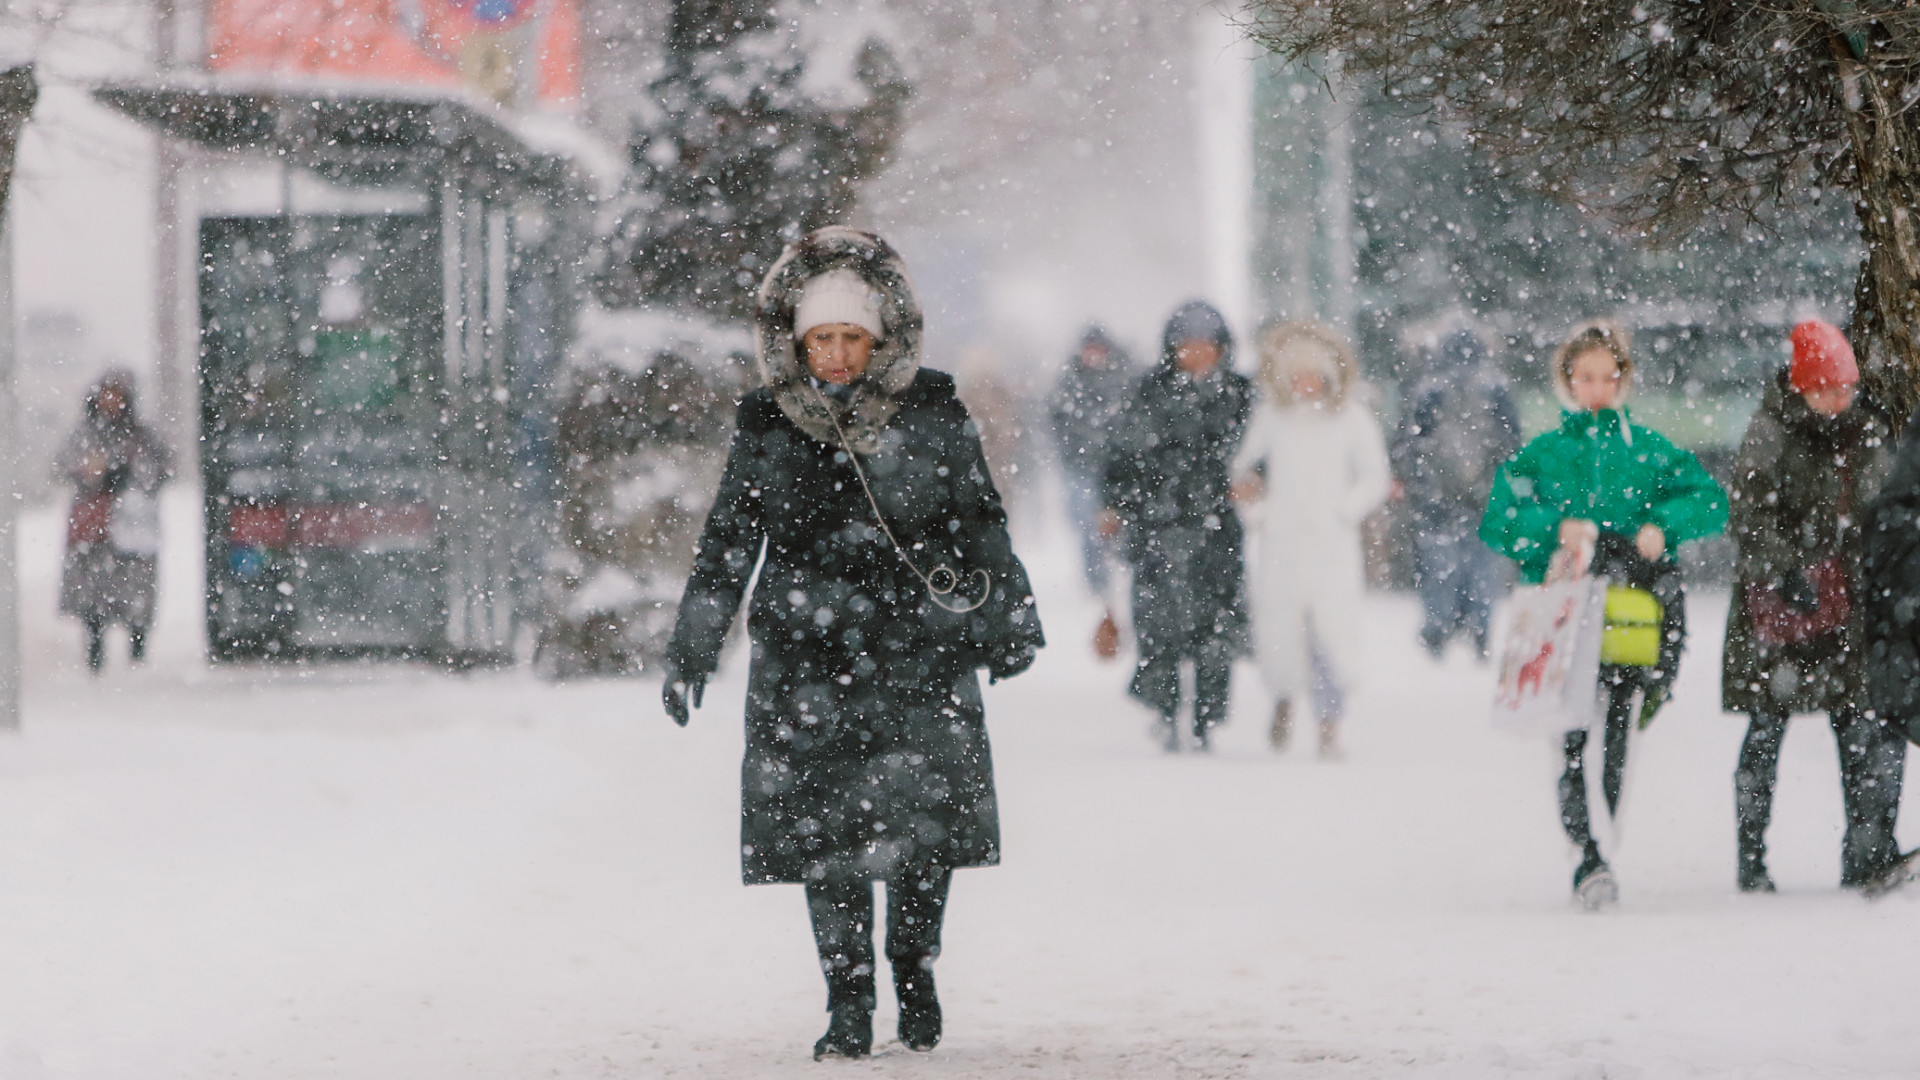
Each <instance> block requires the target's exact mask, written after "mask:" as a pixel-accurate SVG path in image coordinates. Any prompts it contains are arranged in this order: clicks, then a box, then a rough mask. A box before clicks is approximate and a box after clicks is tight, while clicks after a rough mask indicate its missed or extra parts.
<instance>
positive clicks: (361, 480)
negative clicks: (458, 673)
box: [95, 85, 587, 663]
mask: <svg viewBox="0 0 1920 1080" xmlns="http://www.w3.org/2000/svg"><path fill="white" fill-rule="evenodd" d="M95 97H96V98H97V99H98V100H100V101H101V102H103V103H104V104H106V105H108V106H109V107H111V108H113V109H116V110H118V111H120V112H121V113H124V114H126V115H128V116H130V117H132V118H134V119H136V120H138V121H139V122H141V123H142V124H144V125H147V126H149V127H151V128H153V129H155V130H157V131H159V132H160V133H162V134H164V135H166V136H169V137H172V138H175V139H179V140H182V141H184V142H186V143H189V144H192V145H193V146H196V147H199V148H201V149H202V150H203V151H206V152H207V153H203V154H202V155H200V156H201V158H202V160H203V161H205V162H206V163H207V164H206V168H207V169H210V170H214V171H218V170H220V169H222V168H232V169H242V168H250V169H251V170H252V171H253V173H254V174H255V175H260V174H261V173H262V165H263V164H265V165H267V166H268V168H267V169H266V170H265V175H268V176H270V177H277V178H278V182H279V184H280V187H281V190H280V192H279V193H278V194H279V199H278V205H277V206H273V205H268V206H266V207H264V208H263V207H258V206H256V207H253V208H251V209H248V210H246V211H245V212H232V211H229V210H223V209H220V208H218V207H211V208H207V209H203V210H202V211H201V212H200V213H198V214H197V215H196V216H197V218H198V231H199V256H200V259H199V283H198V285H199V301H200V303H199V342H200V348H199V357H198V386H199V410H198V412H199V437H200V460H201V473H202V480H203V482H204V485H205V513H204V516H205V528H206V533H205V536H206V570H207V574H206V579H207V587H206V624H207V640H208V643H209V648H210V650H211V652H212V655H213V656H214V657H215V658H216V659H233V658H242V657H302V656H314V655H328V654H360V655H365V654H373V655H393V656H423V657H431V658H439V659H446V660H449V661H451V662H456V663H470V662H498V661H504V660H510V659H511V658H512V657H513V655H514V653H515V645H516V640H517V639H518V637H519V635H518V628H519V626H520V624H521V622H522V621H523V617H524V616H525V615H527V614H528V613H529V612H530V611H531V609H532V605H533V604H534V603H535V602H536V589H537V580H538V573H539V565H540V560H541V557H542V554H543V551H544V547H545V544H546V542H547V540H548V537H549V535H550V530H551V521H552V517H553V512H552V507H553V498H552V494H551V492H552V484H551V477H552V467H551V460H550V459H551V437H550V433H551V416H552V411H553V410H552V406H551V402H550V388H551V386H552V383H553V375H554V372H555V370H556V367H557V365H558V363H559V359H560V357H561V356H562V355H564V350H565V348H566V344H567V341H566V338H567V334H568V328H570V327H571V325H572V324H573V321H574V320H573V304H574V298H575V297H576V296H578V295H579V293H580V290H579V288H578V287H577V285H578V283H577V281H576V279H575V275H577V274H578V273H579V269H578V262H579V259H578V253H579V252H580V251H581V250H582V245H583V238H582V229H581V222H580V220H579V211H578V209H577V208H580V207H584V206H585V205H587V198H586V192H585V188H584V185H583V183H582V181H581V179H580V178H579V176H578V175H577V173H576V172H575V171H574V170H573V169H572V168H571V167H570V165H569V163H568V161H567V160H566V159H565V158H564V157H562V156H559V155H553V154H545V153H541V152H538V151H536V150H535V149H534V148H533V147H531V146H530V145H528V143H527V142H526V141H525V140H523V139H521V138H519V137H517V136H516V135H515V134H514V133H513V132H512V131H510V130H509V129H508V127H507V126H505V125H504V124H503V123H502V122H500V120H499V119H497V117H496V115H491V113H492V110H490V109H487V108H485V107H475V106H473V105H470V104H468V103H465V102H463V101H462V100H460V99H458V98H452V97H447V96H439V95H435V94H432V93H425V94H418V95H412V96H408V95H405V94H400V95H392V94H378V93H371V92H337V91H334V90H325V91H318V90H316V91H311V92H306V91H298V90H289V89H285V88H251V89H249V88H234V87H232V86H230V85H228V86H223V87H215V86H186V87H182V86H108V87H102V88H99V89H97V90H96V91H95ZM272 201H273V200H271V199H269V200H268V202H269V204H271V203H272Z"/></svg>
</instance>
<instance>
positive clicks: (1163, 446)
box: [1103, 302, 1253, 720]
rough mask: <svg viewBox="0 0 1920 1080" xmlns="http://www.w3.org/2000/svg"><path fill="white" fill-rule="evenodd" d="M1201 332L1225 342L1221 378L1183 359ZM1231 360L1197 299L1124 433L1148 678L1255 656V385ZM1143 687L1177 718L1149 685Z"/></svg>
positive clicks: (1116, 463)
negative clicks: (1248, 564)
mask: <svg viewBox="0 0 1920 1080" xmlns="http://www.w3.org/2000/svg"><path fill="white" fill-rule="evenodd" d="M1201 328H1204V329H1205V333H1206V336H1208V337H1209V338H1211V339H1212V340H1213V341H1214V342H1215V343H1216V344H1217V345H1219V347H1220V362H1219V366H1218V368H1217V370H1216V371H1215V372H1214V373H1213V375H1212V376H1211V377H1209V378H1203V379H1194V378H1192V377H1190V376H1189V375H1187V374H1186V373H1185V372H1183V371H1181V370H1180V368H1179V366H1178V364H1177V363H1176V362H1175V354H1176V352H1177V350H1178V348H1179V346H1180V343H1181V341H1183V340H1186V339H1187V338H1188V337H1189V336H1190V334H1192V333H1194V332H1196V331H1197V330H1199V329H1201ZM1232 364H1233V339H1232V337H1231V336H1230V335H1229V334H1228V332H1227V328H1226V323H1225V321H1224V320H1223V319H1221V318H1220V315H1219V313H1218V312H1216V311H1214V310H1213V309H1212V308H1211V307H1209V306H1207V305H1206V304H1202V303H1198V302H1196V303H1190V304H1187V305H1185V306H1183V307H1181V308H1180V309H1179V310H1178V311H1176V312H1174V315H1173V317H1172V318H1171V319H1169V320H1168V321H1167V326H1166V330H1165V332H1164V333H1163V335H1162V338H1161V343H1160V362H1159V363H1158V364H1157V365H1155V367H1154V368H1153V370H1151V371H1149V372H1148V373H1147V374H1146V375H1144V376H1142V377H1141V379H1140V382H1139V384H1138V386H1137V387H1136V388H1135V390H1134V393H1133V398H1132V400H1131V401H1130V402H1129V403H1128V404H1127V408H1126V410H1125V411H1124V412H1122V413H1121V414H1120V418H1119V422H1118V424H1117V425H1116V426H1115V428H1114V436H1113V441H1112V443H1111V444H1110V449H1109V451H1108V456H1107V468H1106V476H1105V485H1104V488H1103V495H1104V500H1105V503H1106V506H1107V507H1108V508H1109V509H1111V510H1113V511H1114V512H1115V513H1117V514H1118V515H1119V517H1120V520H1121V522H1122V523H1123V524H1124V526H1125V528H1126V554H1127V561H1128V562H1129V563H1131V564H1132V567H1133V627H1134V636H1135V638H1136V639H1137V640H1138V642H1139V647H1140V653H1141V656H1140V663H1141V669H1142V671H1145V670H1147V669H1148V667H1149V666H1150V665H1151V664H1152V663H1153V662H1154V660H1155V659H1156V658H1165V657H1174V658H1192V657H1196V656H1198V655H1200V654H1201V653H1203V652H1205V651H1207V650H1214V649H1220V648H1223V647H1224V648H1225V649H1226V650H1228V652H1229V653H1230V654H1231V655H1244V654H1245V653H1246V651H1247V645H1248V634H1247V610H1246V591H1245V587H1244V578H1245V563H1244V561H1243V560H1244V553H1245V550H1246V543H1245V536H1244V533H1243V532H1242V530H1241V525H1240V517H1239V515H1238V514H1236V513H1235V512H1234V508H1233V502H1232V499H1231V498H1230V495H1229V492H1230V490H1231V487H1232V478H1231V467H1232V463H1233V455H1234V451H1236V450H1238V449H1239V447H1240V437H1241V435H1243V434H1244V433H1245V431H1246V426H1247V418H1248V416H1249V414H1250V413H1251V412H1252V409H1253V384H1252V382H1251V380H1249V379H1248V378H1247V377H1246V376H1244V375H1240V374H1238V373H1236V372H1234V371H1233V369H1232ZM1133 689H1134V693H1135V695H1136V696H1139V697H1142V698H1144V699H1147V700H1148V703H1149V704H1152V705H1154V706H1155V707H1157V708H1160V709H1161V710H1162V712H1164V713H1169V714H1170V713H1171V712H1172V703H1170V702H1168V701H1165V700H1159V699H1158V697H1156V695H1155V694H1154V693H1153V692H1152V691H1151V688H1149V687H1147V686H1146V685H1144V684H1143V682H1142V680H1141V679H1140V678H1137V677H1136V679H1135V680H1134V688H1133ZM1214 719H1216V720H1218V719H1224V717H1216V718H1214Z"/></svg>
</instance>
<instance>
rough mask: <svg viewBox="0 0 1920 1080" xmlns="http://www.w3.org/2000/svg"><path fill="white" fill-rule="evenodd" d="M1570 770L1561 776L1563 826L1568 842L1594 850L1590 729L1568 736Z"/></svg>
mask: <svg viewBox="0 0 1920 1080" xmlns="http://www.w3.org/2000/svg"><path fill="white" fill-rule="evenodd" d="M1563 749H1564V751H1565V753H1566V768H1565V769H1564V770H1562V771H1561V773H1560V826H1561V828H1564V829H1565V830H1566V831H1567V839H1569V840H1571V841H1573V842H1574V844H1575V845H1577V846H1579V847H1582V848H1588V849H1591V848H1593V846H1594V844H1593V830H1592V828H1591V827H1590V825H1589V823H1588V820H1587V768H1586V753H1587V729H1586V728H1581V729H1580V730H1578V731H1569V732H1567V738H1566V743H1565V745H1564V747H1563Z"/></svg>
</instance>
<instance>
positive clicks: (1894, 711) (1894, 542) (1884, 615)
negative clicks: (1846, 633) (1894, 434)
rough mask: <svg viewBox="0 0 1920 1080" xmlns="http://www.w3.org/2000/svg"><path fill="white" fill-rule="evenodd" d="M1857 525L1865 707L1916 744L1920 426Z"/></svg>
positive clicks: (1919, 731)
mask: <svg viewBox="0 0 1920 1080" xmlns="http://www.w3.org/2000/svg"><path fill="white" fill-rule="evenodd" d="M1916 419H1920V418H1916ZM1862 526H1863V531H1864V533H1865V537H1864V543H1863V544H1862V547H1863V549H1864V557H1863V563H1864V565H1863V567H1862V578H1863V582H1864V584H1863V587H1862V588H1861V590H1860V592H1861V596H1862V603H1861V609H1862V610H1861V616H1862V621H1863V625H1864V628H1865V635H1864V641H1865V648H1864V651H1865V653H1866V681H1867V691H1868V701H1869V703H1870V704H1871V705H1872V706H1873V708H1874V709H1876V710H1878V711H1879V713H1880V715H1881V716H1884V717H1887V718H1888V719H1889V720H1891V721H1893V723H1894V724H1895V726H1896V727H1898V728H1900V729H1902V730H1904V731H1905V732H1906V735H1907V738H1908V739H1910V740H1913V741H1916V742H1920V422H1916V420H1909V421H1907V426H1906V430H1905V432H1904V433H1903V434H1902V435H1901V438H1900V449H1899V452H1898V453H1897V454H1896V455H1895V457H1894V461H1893V467H1892V469H1891V471H1890V473H1889V475H1888V476H1887V479H1886V482H1885V484H1883V485H1882V486H1881V489H1880V495H1879V497H1878V498H1876V499H1875V500H1874V501H1873V503H1872V504H1871V506H1870V507H1869V508H1868V510H1867V512H1866V515H1865V517H1864V519H1863V522H1862Z"/></svg>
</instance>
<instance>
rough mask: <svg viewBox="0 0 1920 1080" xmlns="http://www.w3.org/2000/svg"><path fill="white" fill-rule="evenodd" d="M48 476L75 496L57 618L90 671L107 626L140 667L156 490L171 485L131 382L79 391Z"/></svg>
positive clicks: (165, 457) (156, 552) (167, 456)
mask: <svg viewBox="0 0 1920 1080" xmlns="http://www.w3.org/2000/svg"><path fill="white" fill-rule="evenodd" d="M54 468H55V472H56V473H57V474H58V477H59V478H60V479H61V480H64V481H65V482H67V483H69V484H72V485H73V488H74V493H73V503H72V505H71V506H70V507H69V509H68V511H67V554H66V561H65V564H64V566H63V567H62V569H61V577H60V611H61V612H62V613H63V614H66V615H72V616H75V617H77V618H79V619H80V621H81V623H82V624H83V625H85V627H86V635H87V636H86V659H87V669H88V670H89V671H92V672H95V673H96V674H97V673H98V672H99V671H100V669H101V667H102V666H104V665H105V663H106V631H107V627H108V626H110V625H112V624H114V623H121V624H124V625H125V626H126V628H127V653H128V656H129V658H130V659H131V660H132V661H133V662H134V663H139V662H141V661H142V660H145V659H146V655H147V634H148V632H149V631H150V630H151V629H152V626H153V604H154V595H155V593H156V592H157V590H158V585H159V563H160V504H159V490H160V486H161V485H162V484H165V483H166V482H167V481H168V480H170V479H172V478H173V455H172V454H171V453H169V452H168V450H167V448H166V446H165V445H164V444H162V443H161V441H160V439H159V438H158V437H157V436H155V435H154V433H153V432H152V431H151V430H149V429H148V428H147V427H146V425H144V424H142V423H140V420H139V416H138V414H137V413H136V412H135V410H134V381H133V375H132V374H131V373H129V372H125V371H111V372H108V373H107V374H106V375H105V376H103V377H102V378H101V379H100V381H99V382H97V383H95V384H94V387H93V389H92V390H90V391H88V393H87V398H86V404H85V406H84V410H83V414H82V416H81V419H80V424H79V426H78V427H76V428H74V430H73V433H72V434H71V435H69V436H67V442H66V446H64V447H63V448H62V449H61V451H60V456H59V457H58V458H57V459H56V461H55V463H54Z"/></svg>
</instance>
